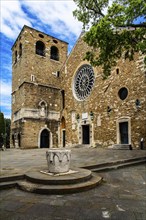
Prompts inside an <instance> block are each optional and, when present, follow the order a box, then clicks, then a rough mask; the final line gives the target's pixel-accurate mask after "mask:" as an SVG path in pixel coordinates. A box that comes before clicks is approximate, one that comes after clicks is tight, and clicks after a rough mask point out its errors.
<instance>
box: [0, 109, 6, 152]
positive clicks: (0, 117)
mask: <svg viewBox="0 0 146 220" xmlns="http://www.w3.org/2000/svg"><path fill="white" fill-rule="evenodd" d="M5 137H6V127H5V120H4V114H3V113H2V112H0V148H1V147H2V146H3V144H4V145H5Z"/></svg>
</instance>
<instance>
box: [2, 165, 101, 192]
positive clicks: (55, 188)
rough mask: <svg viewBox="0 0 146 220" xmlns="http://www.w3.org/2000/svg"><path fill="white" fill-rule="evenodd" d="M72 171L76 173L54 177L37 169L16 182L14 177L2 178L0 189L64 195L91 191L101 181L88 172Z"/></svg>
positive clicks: (77, 169)
mask: <svg viewBox="0 0 146 220" xmlns="http://www.w3.org/2000/svg"><path fill="white" fill-rule="evenodd" d="M72 171H73V170H72ZM74 171H76V172H71V173H70V174H61V175H59V176H56V175H49V174H44V173H42V172H40V170H38V169H37V170H32V171H29V172H28V173H26V174H25V175H24V178H23V179H22V178H20V177H18V176H16V180H15V176H14V177H13V178H11V177H10V178H9V177H5V178H3V181H2V182H1V184H0V189H7V188H12V187H17V188H19V189H21V190H24V191H27V192H33V193H39V194H66V193H77V192H82V191H86V190H89V189H92V188H94V187H96V186H97V185H98V184H100V183H101V181H102V177H100V176H97V175H95V174H93V173H92V172H91V171H90V170H86V169H82V168H75V169H74ZM21 177H22V176H21Z"/></svg>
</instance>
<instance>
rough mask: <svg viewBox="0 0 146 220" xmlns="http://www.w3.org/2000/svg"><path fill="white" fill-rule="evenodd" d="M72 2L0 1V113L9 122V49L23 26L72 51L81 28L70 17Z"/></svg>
mask: <svg viewBox="0 0 146 220" xmlns="http://www.w3.org/2000/svg"><path fill="white" fill-rule="evenodd" d="M74 9H76V5H75V3H74V2H73V0H0V111H1V112H3V113H4V117H5V118H11V92H12V91H11V85H12V62H11V60H12V53H11V48H12V45H13V44H14V42H15V40H16V38H17V36H18V35H19V33H20V31H21V29H22V28H23V26H24V25H27V26H29V27H32V28H34V29H37V30H39V31H42V32H45V33H46V34H49V35H51V36H54V37H56V38H59V39H61V40H64V41H66V42H68V43H69V48H68V49H69V52H70V51H71V49H72V48H73V46H74V44H75V42H76V40H77V39H78V37H79V35H80V33H81V31H82V24H81V23H80V22H78V21H77V19H75V18H74V17H73V14H72V12H73V10H74Z"/></svg>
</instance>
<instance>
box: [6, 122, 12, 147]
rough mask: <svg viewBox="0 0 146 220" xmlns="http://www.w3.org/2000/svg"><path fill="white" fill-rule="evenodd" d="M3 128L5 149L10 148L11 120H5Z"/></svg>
mask: <svg viewBox="0 0 146 220" xmlns="http://www.w3.org/2000/svg"><path fill="white" fill-rule="evenodd" d="M5 126H6V147H7V148H9V147H10V128H11V120H10V119H9V118H5Z"/></svg>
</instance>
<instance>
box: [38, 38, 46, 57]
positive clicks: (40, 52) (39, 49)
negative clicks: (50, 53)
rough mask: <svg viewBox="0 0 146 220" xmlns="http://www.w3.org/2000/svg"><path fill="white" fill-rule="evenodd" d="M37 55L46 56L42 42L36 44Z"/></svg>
mask: <svg viewBox="0 0 146 220" xmlns="http://www.w3.org/2000/svg"><path fill="white" fill-rule="evenodd" d="M36 54H38V55H40V56H45V44H44V43H43V42H42V41H37V42H36Z"/></svg>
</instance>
